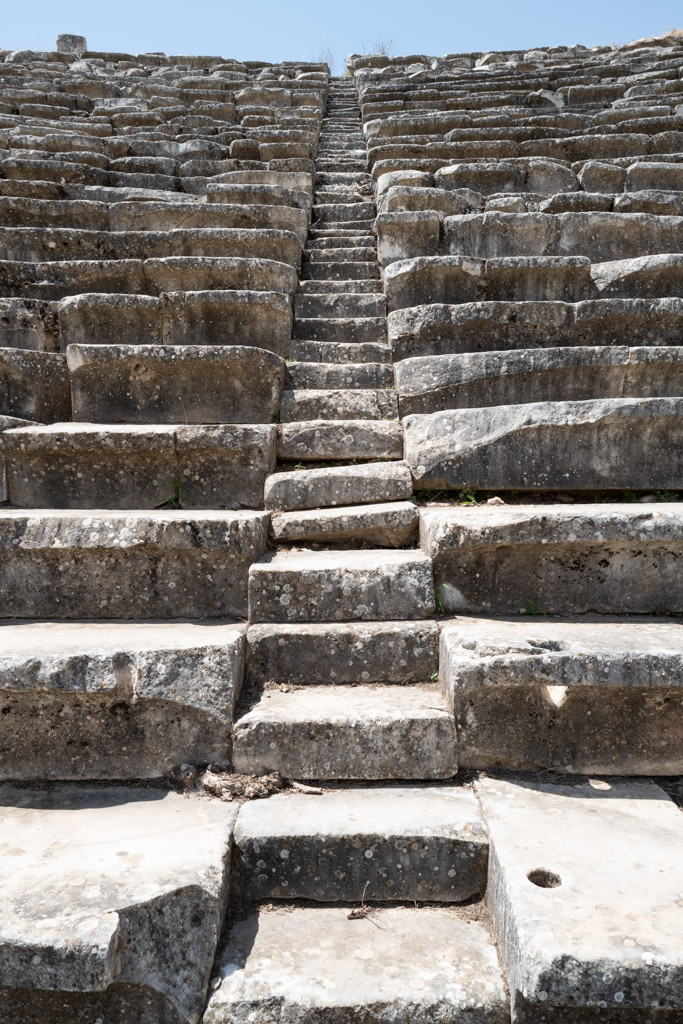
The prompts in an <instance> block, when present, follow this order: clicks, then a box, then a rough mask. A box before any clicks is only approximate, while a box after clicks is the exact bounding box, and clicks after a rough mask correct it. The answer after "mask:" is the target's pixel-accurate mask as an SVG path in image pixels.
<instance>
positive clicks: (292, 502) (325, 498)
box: [265, 462, 413, 512]
mask: <svg viewBox="0 0 683 1024" xmlns="http://www.w3.org/2000/svg"><path fill="white" fill-rule="evenodd" d="M412 493H413V481H412V477H411V475H410V469H409V468H408V466H407V465H406V464H405V463H404V462H365V463H361V464H360V465H357V466H333V467H331V468H323V469H303V470H294V471H293V472H291V473H274V474H273V475H272V476H270V477H269V478H268V480H267V481H266V485H265V503H266V507H267V508H272V509H278V510H279V511H282V512H286V511H289V510H291V509H302V508H320V507H321V506H322V507H324V506H335V505H363V504H370V503H374V502H378V501H400V500H402V499H406V498H410V497H411V495H412Z"/></svg>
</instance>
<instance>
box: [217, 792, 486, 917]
mask: <svg viewBox="0 0 683 1024" xmlns="http://www.w3.org/2000/svg"><path fill="white" fill-rule="evenodd" d="M284 850H286V851H287V854H288V855H287V856H286V857H283V856H282V853H283V851H284ZM487 855H488V844H487V840H486V830H485V828H484V824H483V822H482V820H481V816H480V811H479V806H478V803H477V801H476V798H475V797H474V795H473V793H472V791H471V790H470V789H466V788H464V787H455V786H410V787H409V786H392V787H390V788H354V789H351V790H348V789H347V790H344V789H342V790H327V791H326V792H324V793H322V794H321V796H320V797H317V796H305V795H299V794H296V793H294V794H291V795H290V794H282V795H277V796H274V797H273V798H272V799H271V800H269V801H267V802H266V801H253V802H252V803H249V804H245V805H244V806H243V807H242V808H241V809H240V812H239V815H238V819H237V822H236V827H235V855H234V856H235V868H236V871H237V874H238V878H239V887H240V892H242V893H243V894H244V895H245V896H247V897H248V898H251V899H257V900H272V899H283V898H285V899H288V900H292V899H309V900H317V901H322V902H328V901H335V900H360V899H367V900H399V899H403V900H440V901H441V900H443V901H445V902H448V903H452V902H456V903H458V902H461V901H462V900H466V899H470V898H472V897H473V896H478V895H479V894H480V893H481V892H483V889H484V884H485V879H486V869H487Z"/></svg>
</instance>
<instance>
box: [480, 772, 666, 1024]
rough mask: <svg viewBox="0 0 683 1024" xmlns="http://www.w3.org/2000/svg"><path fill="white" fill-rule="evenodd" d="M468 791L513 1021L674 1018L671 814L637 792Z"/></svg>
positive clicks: (654, 793) (590, 784)
mask: <svg viewBox="0 0 683 1024" xmlns="http://www.w3.org/2000/svg"><path fill="white" fill-rule="evenodd" d="M476 787H477V792H478V794H479V797H480V800H481V802H482V808H483V811H484V818H485V820H486V823H487V825H488V828H489V841H490V856H489V884H488V889H487V902H488V904H489V907H490V909H491V913H492V917H493V931H494V934H495V935H496V938H497V940H498V942H499V944H500V950H501V956H502V960H503V964H504V967H505V972H506V974H507V980H508V985H509V989H510V993H511V999H512V1016H513V1020H515V1021H519V1022H520V1024H531V1022H533V1024H539V1022H541V1021H548V1020H551V1019H553V1020H561V1021H563V1022H565V1021H566V1022H567V1024H579V1022H581V1024H584V1022H585V1021H587V1020H591V1021H600V1022H603V1021H604V1022H609V1024H616V1022H617V1021H626V1020H633V1021H638V1022H640V1021H645V1020H652V1021H657V1022H659V1021H662V1022H666V1024H669V1022H673V1021H675V1020H676V1019H677V1017H680V1015H681V1006H682V1004H683V996H682V994H681V986H680V977H681V951H680V942H679V937H680V934H681V925H682V922H681V905H680V892H681V885H682V884H683V874H682V871H681V858H680V849H681V843H682V842H683V817H681V814H680V811H679V810H678V809H677V808H676V806H675V804H673V803H672V802H671V801H670V800H669V799H668V797H667V796H666V795H665V794H664V792H663V791H662V790H661V789H660V788H659V787H658V786H655V785H654V784H653V783H651V782H647V781H646V782H642V781H639V782H619V783H605V782H600V781H598V782H596V781H595V780H588V781H582V782H577V783H575V784H574V785H559V784H552V783H539V782H506V781H502V780H501V781H498V780H495V779H480V780H479V781H478V782H477V784H476ZM520 836H523V837H524V842H523V843H520Z"/></svg>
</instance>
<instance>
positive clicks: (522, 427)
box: [403, 398, 683, 491]
mask: <svg viewBox="0 0 683 1024" xmlns="http://www.w3.org/2000/svg"><path fill="white" fill-rule="evenodd" d="M403 424H404V431H405V442H404V448H405V460H406V462H407V463H408V465H409V466H410V470H411V472H412V474H413V479H414V481H415V483H416V484H417V485H422V486H424V487H435V488H443V487H445V488H451V489H453V488H455V489H459V488H460V487H462V486H463V484H464V483H469V484H475V485H476V486H477V487H480V488H488V489H492V490H497V489H503V490H504V489H513V490H517V489H522V490H534V491H539V490H541V491H542V490H552V489H554V488H569V489H572V490H578V491H586V490H595V489H609V490H628V489H631V488H635V489H640V490H643V489H648V488H664V489H673V490H677V489H679V488H683V466H682V465H681V460H680V459H676V458H675V457H674V458H673V460H672V452H681V451H683V399H678V398H650V399H641V398H604V399H592V400H587V401H581V402H564V401H563V402H534V403H530V404H527V405H498V406H489V407H485V408H481V409H458V410H453V411H449V412H436V413H431V414H430V415H427V416H419V415H414V416H407V417H406V418H405V420H404V421H403Z"/></svg>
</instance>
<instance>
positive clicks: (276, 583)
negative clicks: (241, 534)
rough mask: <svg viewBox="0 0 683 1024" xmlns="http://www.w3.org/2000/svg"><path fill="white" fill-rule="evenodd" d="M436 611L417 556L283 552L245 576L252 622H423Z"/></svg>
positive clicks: (428, 570) (426, 571)
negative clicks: (406, 620) (398, 620)
mask: <svg viewBox="0 0 683 1024" xmlns="http://www.w3.org/2000/svg"><path fill="white" fill-rule="evenodd" d="M433 611H434V590H433V583H432V565H431V561H430V559H429V558H428V557H427V556H426V555H424V554H423V553H422V552H420V551H391V552H388V551H385V550H378V551H374V550H372V549H370V550H362V551H306V550H302V551H281V552H277V553H274V554H268V555H266V556H264V557H263V558H261V559H260V560H259V561H255V562H254V564H253V565H252V567H251V569H250V571H249V618H250V620H251V621H252V622H348V621H353V620H355V619H370V620H383V619H423V618H424V617H425V616H426V615H431V614H432V612H433Z"/></svg>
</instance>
